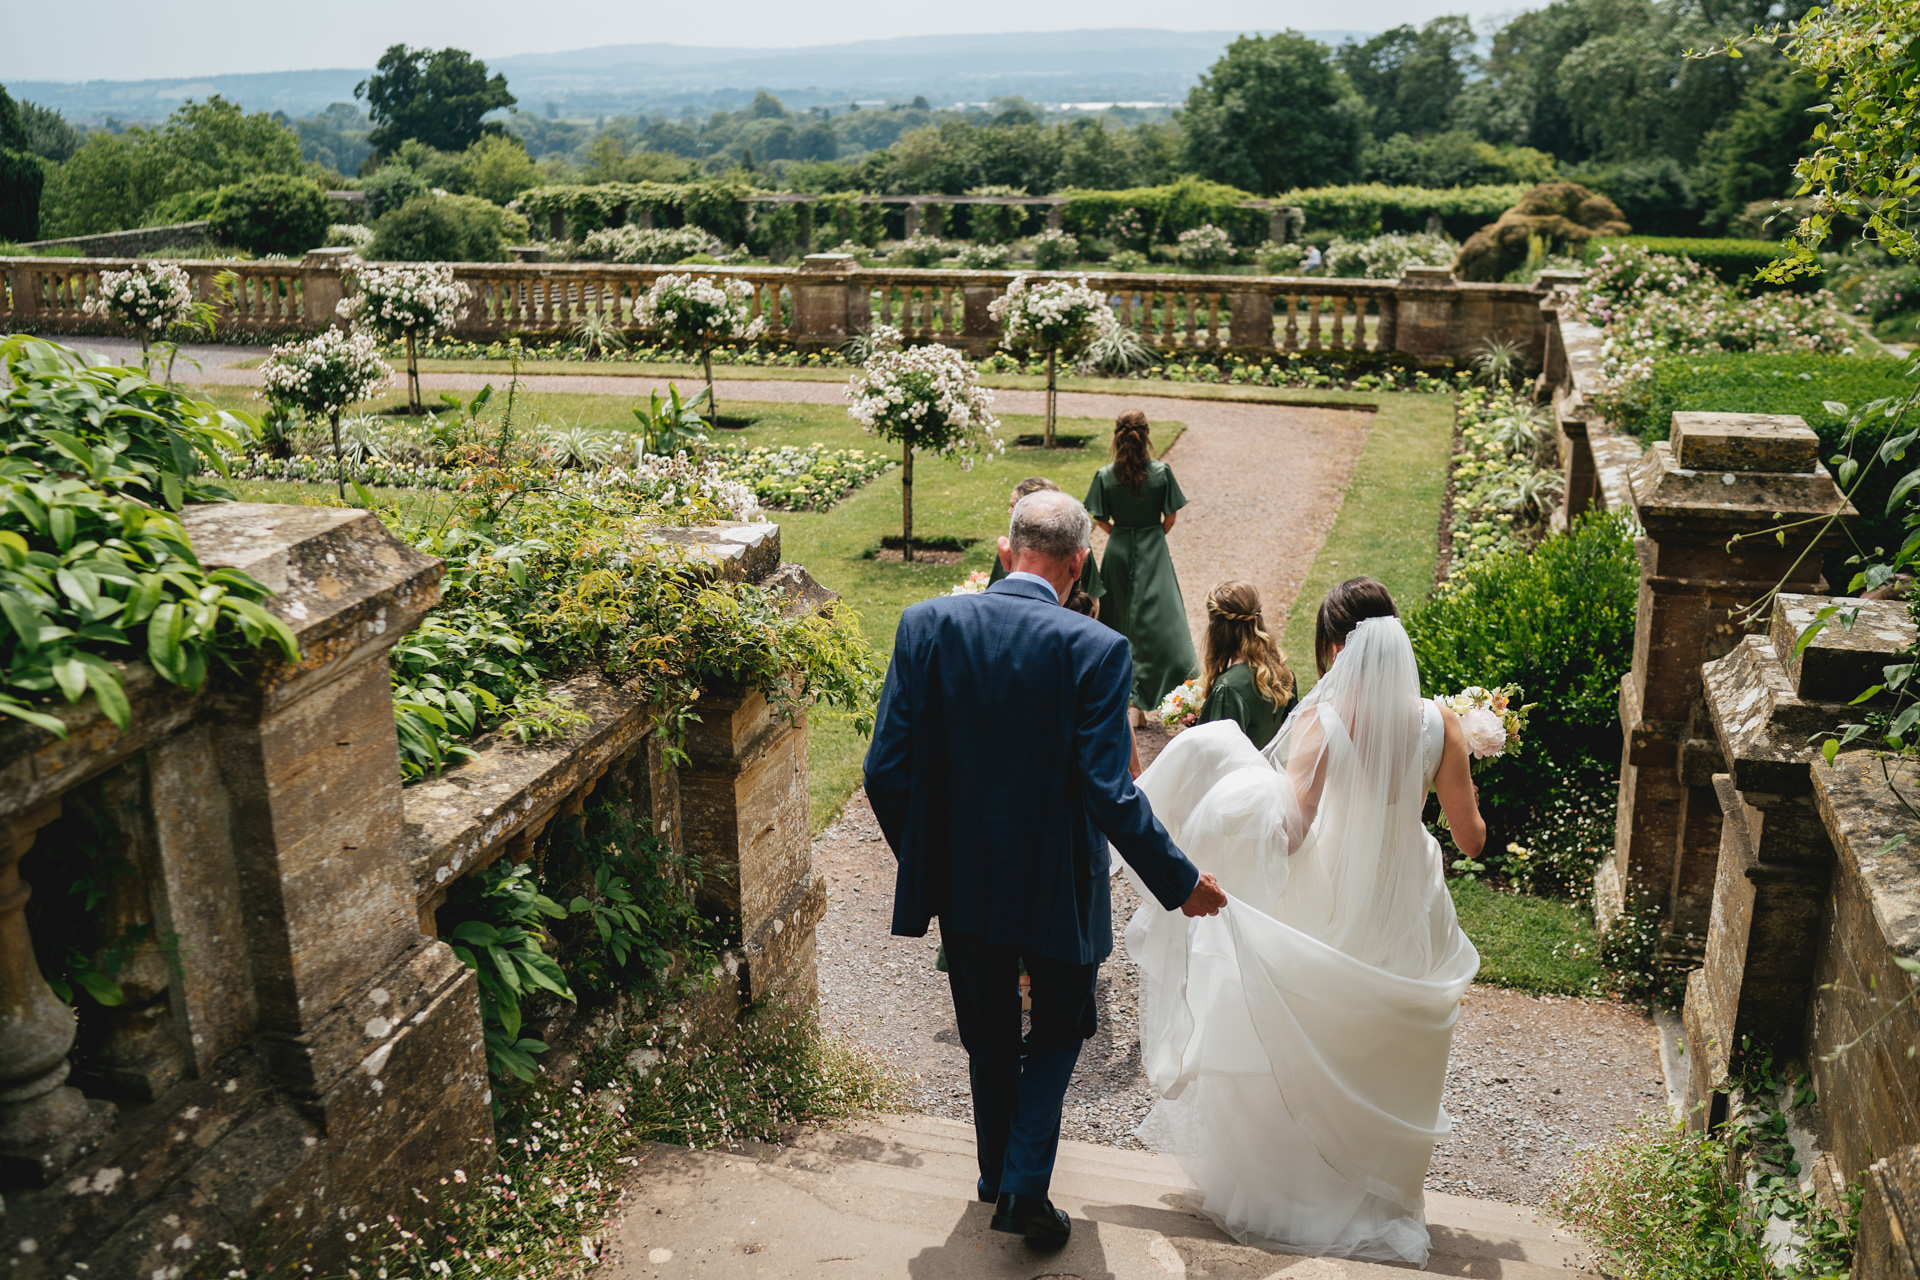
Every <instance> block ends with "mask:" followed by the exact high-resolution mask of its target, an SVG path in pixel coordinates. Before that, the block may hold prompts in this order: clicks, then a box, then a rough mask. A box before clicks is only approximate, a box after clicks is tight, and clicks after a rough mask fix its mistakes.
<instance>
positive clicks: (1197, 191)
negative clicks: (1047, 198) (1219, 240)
mask: <svg viewBox="0 0 1920 1280" xmlns="http://www.w3.org/2000/svg"><path fill="white" fill-rule="evenodd" d="M1254 199H1256V197H1255V196H1254V195H1253V193H1252V192H1249V191H1242V190H1240V189H1239V188H1238V187H1229V186H1226V185H1225V184H1223V183H1218V182H1203V181H1201V180H1200V179H1198V178H1182V179H1181V180H1180V181H1178V182H1170V183H1168V184H1167V185H1165V186H1161V187H1130V188H1125V189H1123V190H1119V191H1074V192H1069V193H1068V196H1067V204H1066V207H1065V208H1063V209H1062V210H1061V211H1060V224H1061V226H1063V227H1065V228H1066V229H1067V230H1068V231H1071V232H1072V233H1073V234H1074V235H1077V236H1096V237H1101V238H1109V237H1115V236H1116V235H1117V232H1116V230H1115V228H1116V224H1117V223H1119V222H1121V221H1123V220H1125V219H1126V218H1128V217H1129V216H1137V217H1138V219H1139V223H1140V229H1141V232H1142V233H1143V234H1142V235H1141V236H1140V237H1139V241H1140V242H1138V243H1134V242H1131V241H1132V238H1131V237H1128V238H1127V239H1129V241H1130V243H1128V244H1127V245H1126V247H1128V248H1135V249H1137V248H1142V247H1144V245H1146V244H1170V243H1172V242H1173V240H1174V238H1175V237H1176V236H1178V235H1179V234H1180V233H1181V232H1182V231H1191V230H1193V229H1194V228H1195V227H1197V226H1200V225H1201V224H1202V223H1212V224H1213V225H1214V226H1216V227H1219V228H1221V229H1222V230H1224V231H1226V232H1228V233H1229V234H1231V235H1232V236H1233V240H1234V243H1235V244H1241V245H1251V244H1259V243H1261V242H1262V241H1264V240H1265V239H1266V238H1267V232H1268V230H1269V227H1270V225H1271V221H1272V220H1271V215H1269V214H1268V212H1267V211H1266V210H1265V209H1247V208H1242V206H1243V205H1245V204H1247V203H1248V202H1249V201H1251V200H1254Z"/></svg>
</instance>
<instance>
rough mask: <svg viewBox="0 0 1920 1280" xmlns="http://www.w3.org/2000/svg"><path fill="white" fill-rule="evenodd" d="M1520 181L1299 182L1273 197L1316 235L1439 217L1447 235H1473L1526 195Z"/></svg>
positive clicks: (1409, 227)
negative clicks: (1438, 184)
mask: <svg viewBox="0 0 1920 1280" xmlns="http://www.w3.org/2000/svg"><path fill="white" fill-rule="evenodd" d="M1527 191H1528V187H1527V186H1526V185H1524V184H1520V183H1498V184H1495V185H1492V186H1481V187H1459V188H1454V189H1451V190H1436V189H1433V188H1428V187H1390V186H1387V185H1385V184H1384V183H1378V182H1370V183H1365V184H1362V185H1358V186H1343V187H1315V188H1298V189H1295V190H1291V191H1283V192H1281V193H1280V194H1279V195H1278V196H1276V197H1274V199H1275V201H1276V202H1277V203H1279V204H1287V205H1293V206H1295V207H1297V208H1299V209H1300V210H1301V211H1302V212H1303V213H1305V214H1306V216H1307V232H1308V234H1309V235H1311V236H1313V237H1314V238H1315V240H1319V239H1320V238H1321V237H1323V236H1330V235H1340V236H1348V237H1352V238H1357V239H1364V238H1366V237H1368V236H1376V235H1379V234H1380V233H1381V232H1382V231H1425V230H1426V229H1427V220H1428V219H1429V218H1433V217H1438V218H1439V219H1440V223H1441V226H1442V228H1443V229H1445V231H1446V232H1447V234H1448V235H1451V236H1454V237H1455V238H1460V237H1464V236H1468V235H1471V234H1472V233H1473V232H1474V231H1476V230H1478V229H1479V227H1480V226H1481V224H1482V223H1484V222H1486V221H1488V220H1489V219H1491V218H1497V217H1499V216H1500V215H1501V214H1502V213H1504V212H1505V211H1506V210H1507V209H1509V208H1511V207H1512V206H1513V205H1514V204H1516V203H1518V201H1519V200H1520V197H1522V196H1524V195H1525V194H1526V193H1527Z"/></svg>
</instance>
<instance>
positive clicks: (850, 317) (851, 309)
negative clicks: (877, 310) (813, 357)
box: [793, 253, 867, 347]
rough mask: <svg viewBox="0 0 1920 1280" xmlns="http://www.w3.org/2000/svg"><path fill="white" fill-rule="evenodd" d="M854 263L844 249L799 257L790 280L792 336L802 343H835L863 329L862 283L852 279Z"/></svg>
mask: <svg viewBox="0 0 1920 1280" xmlns="http://www.w3.org/2000/svg"><path fill="white" fill-rule="evenodd" d="M854 265H855V264H854V259H853V255H851V254H846V253H810V254H808V255H807V256H806V258H805V259H804V260H802V262H801V264H800V275H799V276H797V277H796V278H795V279H794V282H793V336H794V340H795V341H797V342H799V343H800V344H801V345H802V346H808V347H832V346H838V345H839V344H840V343H842V342H845V341H846V340H847V338H848V337H849V336H851V335H852V334H854V333H864V332H866V329H867V308H866V306H865V305H864V304H865V303H866V301H867V298H866V284H865V282H864V281H858V282H856V280H855V278H854ZM856 295H857V297H858V302H857V303H856V301H855V298H856Z"/></svg>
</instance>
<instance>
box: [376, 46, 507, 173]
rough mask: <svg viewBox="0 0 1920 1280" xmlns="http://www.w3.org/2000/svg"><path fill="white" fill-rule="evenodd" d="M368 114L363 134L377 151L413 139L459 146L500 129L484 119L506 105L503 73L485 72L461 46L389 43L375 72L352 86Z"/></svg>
mask: <svg viewBox="0 0 1920 1280" xmlns="http://www.w3.org/2000/svg"><path fill="white" fill-rule="evenodd" d="M353 96H354V97H356V98H365V99H366V101H367V108H368V113H369V114H370V115H371V116H372V117H373V125H374V127H373V131H372V132H371V133H369V134H368V135H367V140H368V141H369V142H371V143H372V144H373V146H374V148H375V150H377V151H378V152H379V153H380V154H382V155H386V154H388V153H390V152H393V151H396V150H398V149H399V147H400V144H401V143H403V142H405V141H407V140H408V139H417V140H418V141H420V142H424V143H425V144H426V145H428V146H430V147H434V148H437V149H439V150H441V151H464V150H466V149H467V148H468V147H469V146H471V145H473V143H475V142H476V141H478V140H479V138H480V136H481V134H483V133H499V132H501V131H502V130H501V126H500V125H498V124H489V123H483V121H484V119H485V117H486V115H487V113H488V112H491V111H497V110H500V109H501V108H503V107H511V106H513V104H514V97H513V95H512V94H511V93H509V92H507V78H506V77H505V76H503V75H499V74H497V73H496V74H495V75H493V76H492V77H489V76H488V75H487V64H486V63H484V62H482V61H480V60H479V59H477V58H475V57H474V56H473V55H472V54H470V53H468V52H466V51H465V50H464V49H453V48H447V49H410V48H408V47H407V46H406V45H404V44H396V45H390V46H388V48H387V51H386V52H385V53H383V54H381V55H380V61H379V63H378V65H377V66H376V67H375V69H374V73H373V74H372V75H371V76H369V77H368V78H367V79H365V80H362V81H361V82H360V83H359V84H357V85H355V86H354V90H353Z"/></svg>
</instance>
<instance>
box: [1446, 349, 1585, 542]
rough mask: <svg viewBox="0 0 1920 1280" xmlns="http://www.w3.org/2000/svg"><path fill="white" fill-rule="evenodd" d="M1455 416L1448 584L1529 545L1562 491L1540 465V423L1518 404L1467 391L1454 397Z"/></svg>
mask: <svg viewBox="0 0 1920 1280" xmlns="http://www.w3.org/2000/svg"><path fill="white" fill-rule="evenodd" d="M1458 413H1459V418H1458V422H1459V426H1460V452H1458V453H1456V454H1454V455H1453V485H1454V489H1453V505H1452V508H1451V510H1450V512H1449V520H1448V532H1449V533H1450V534H1451V535H1452V551H1453V556H1452V559H1451V561H1450V562H1449V564H1448V567H1447V575H1448V576H1449V577H1453V576H1455V575H1457V574H1460V573H1462V572H1464V571H1466V570H1467V569H1468V568H1469V567H1470V566H1472V565H1473V564H1475V563H1477V562H1478V561H1479V560H1481V559H1482V558H1484V557H1486V556H1489V555H1494V554H1498V553H1500V552H1504V551H1512V550H1516V549H1521V548H1525V547H1530V546H1532V545H1533V544H1535V543H1537V542H1538V541H1539V540H1540V539H1541V537H1542V536H1544V534H1545V532H1546V527H1547V526H1546V520H1547V516H1548V515H1549V514H1551V512H1552V510H1553V508H1554V507H1555V506H1557V505H1558V504H1559V498H1560V494H1561V489H1562V487H1563V485H1564V483H1565V482H1564V481H1562V480H1561V478H1560V473H1559V472H1558V471H1557V470H1554V469H1552V468H1548V467H1543V466H1541V465H1540V463H1539V448H1540V445H1539V429H1540V426H1541V421H1540V419H1539V417H1538V411H1537V410H1536V409H1535V408H1534V407H1533V406H1532V405H1529V404H1527V403H1526V402H1525V401H1524V400H1523V399H1521V398H1520V397H1518V396H1514V395H1510V394H1508V393H1506V392H1504V391H1494V390H1490V389H1488V388H1486V387H1468V388H1466V389H1465V390H1463V391H1461V393H1460V399H1459V403H1458Z"/></svg>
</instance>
